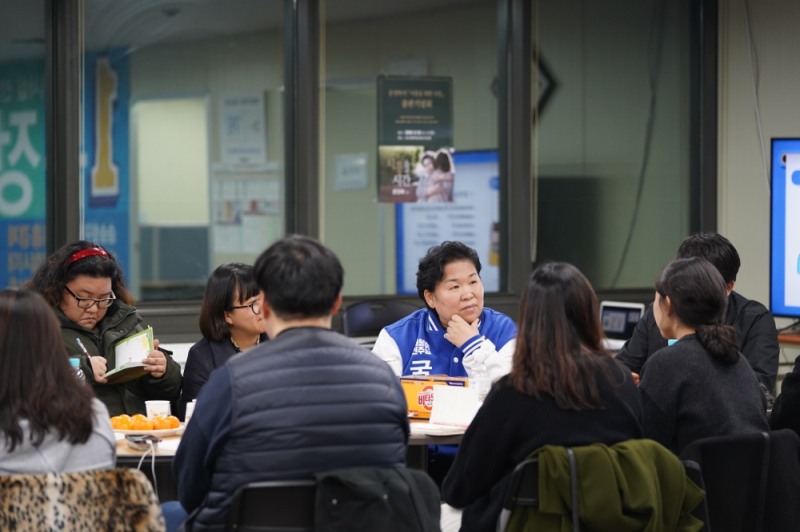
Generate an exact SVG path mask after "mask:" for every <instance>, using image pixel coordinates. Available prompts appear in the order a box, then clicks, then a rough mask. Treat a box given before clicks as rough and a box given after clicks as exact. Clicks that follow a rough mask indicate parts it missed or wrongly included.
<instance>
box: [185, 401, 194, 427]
mask: <svg viewBox="0 0 800 532" xmlns="http://www.w3.org/2000/svg"><path fill="white" fill-rule="evenodd" d="M195 404H197V399H192V400H191V401H190V402H188V403H186V415H185V416H184V423H188V422H189V420H190V419H192V414H194V405H195Z"/></svg>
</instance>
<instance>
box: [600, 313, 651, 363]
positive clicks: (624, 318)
mask: <svg viewBox="0 0 800 532" xmlns="http://www.w3.org/2000/svg"><path fill="white" fill-rule="evenodd" d="M642 315H644V304H643V303H628V302H625V301H601V302H600V326H601V327H602V328H603V332H604V333H605V335H606V339H605V340H604V345H605V347H606V349H610V350H612V351H619V350H620V349H621V348H622V346H623V345H624V344H625V342H626V341H627V340H628V338H630V337H631V335H632V334H633V329H634V328H635V327H636V324H637V323H639V320H640V319H642Z"/></svg>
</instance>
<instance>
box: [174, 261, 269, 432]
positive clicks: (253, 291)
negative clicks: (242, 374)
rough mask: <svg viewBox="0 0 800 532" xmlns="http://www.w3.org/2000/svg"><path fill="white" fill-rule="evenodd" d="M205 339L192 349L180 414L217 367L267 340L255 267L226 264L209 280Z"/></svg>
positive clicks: (204, 314)
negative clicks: (254, 271)
mask: <svg viewBox="0 0 800 532" xmlns="http://www.w3.org/2000/svg"><path fill="white" fill-rule="evenodd" d="M199 321H200V332H201V333H202V335H203V338H202V339H201V340H200V341H198V342H197V343H196V344H194V345H193V346H192V347H191V349H189V355H188V357H187V358H186V367H185V368H184V371H183V391H182V392H181V399H180V401H179V402H178V415H179V416H180V417H181V418H183V416H184V415H185V412H186V405H187V403H189V402H191V401H192V399H195V398H196V397H197V394H198V393H200V389H201V388H202V387H203V386H204V385H205V383H206V381H208V377H209V375H211V372H212V371H214V370H215V369H216V368H218V367H220V366H222V365H223V364H225V362H227V361H228V359H229V358H231V357H232V356H233V355H235V354H236V353H240V352H242V351H244V350H246V349H249V348H250V347H253V346H254V345H256V344H258V343H260V342H263V341H265V340H266V339H267V335H266V334H265V333H264V322H263V320H262V319H261V298H260V296H259V289H258V285H257V284H256V281H255V279H254V277H253V267H252V266H248V265H247V264H242V263H239V262H232V263H230V264H223V265H222V266H219V267H218V268H217V269H216V270H214V271H213V272H212V273H211V275H210V276H209V278H208V283H207V284H206V293H205V295H204V296H203V304H202V306H201V307H200V320H199Z"/></svg>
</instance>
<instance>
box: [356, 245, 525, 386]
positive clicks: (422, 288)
mask: <svg viewBox="0 0 800 532" xmlns="http://www.w3.org/2000/svg"><path fill="white" fill-rule="evenodd" d="M480 272H481V261H480V259H479V258H478V254H477V253H476V252H475V250H474V249H472V248H471V247H469V246H467V245H465V244H463V243H461V242H443V243H442V244H441V245H439V246H434V247H432V248H430V249H429V250H428V253H427V254H426V255H425V256H424V257H423V258H422V259H421V260H420V261H419V268H418V269H417V292H418V294H419V297H420V299H422V301H424V302H425V305H426V308H423V309H420V310H418V311H416V312H413V313H412V314H410V315H409V316H406V317H405V318H403V319H401V320H399V321H397V322H395V323H393V324H392V325H389V326H388V327H384V329H383V330H382V331H381V332H380V334H379V335H378V339H377V340H376V341H375V345H374V347H373V349H372V352H373V353H375V354H376V355H378V357H379V358H380V359H381V360H384V361H386V362H387V363H388V364H389V365H390V366H391V367H392V369H393V370H394V372H395V373H396V374H397V375H401V376H402V375H449V376H451V377H466V376H467V374H468V370H469V369H470V368H471V367H472V366H473V365H475V364H485V365H486V369H487V372H488V375H489V377H490V378H491V380H497V379H499V378H500V377H502V376H503V375H505V374H507V373H508V372H509V371H510V370H511V358H512V355H513V354H514V346H515V345H516V342H515V339H516V336H517V326H516V324H515V323H514V321H513V320H512V319H511V318H509V317H508V316H506V315H505V314H502V313H500V312H497V311H494V310H492V309H488V308H485V307H484V306H483V283H482V282H481V277H480Z"/></svg>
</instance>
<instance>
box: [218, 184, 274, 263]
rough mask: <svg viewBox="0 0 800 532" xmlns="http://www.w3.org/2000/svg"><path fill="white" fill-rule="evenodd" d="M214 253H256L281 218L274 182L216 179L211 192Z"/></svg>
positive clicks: (271, 240)
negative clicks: (276, 219) (276, 221)
mask: <svg viewBox="0 0 800 532" xmlns="http://www.w3.org/2000/svg"><path fill="white" fill-rule="evenodd" d="M211 197H212V198H213V199H212V206H211V219H212V242H213V251H214V253H260V252H261V251H263V250H264V249H265V248H266V247H267V246H268V245H269V244H271V243H272V242H273V241H274V240H275V235H274V234H273V233H274V228H275V227H277V226H278V224H276V223H275V218H278V217H280V216H282V215H283V210H282V205H283V202H282V200H281V185H280V182H279V181H278V180H274V179H272V180H263V179H248V178H242V179H217V180H215V181H214V182H213V184H212V189H211Z"/></svg>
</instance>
